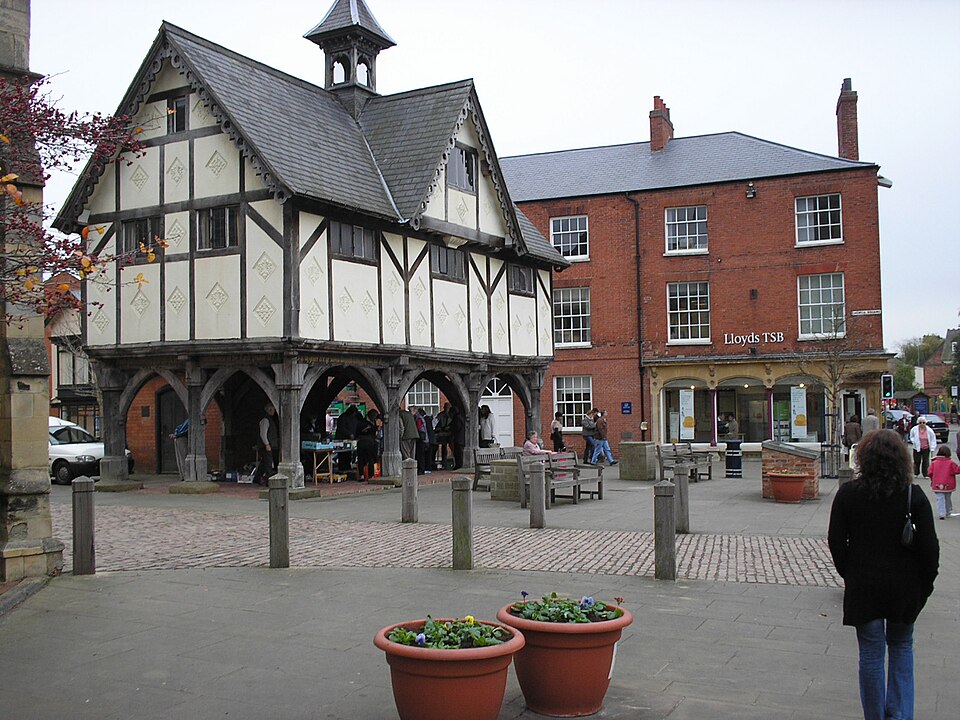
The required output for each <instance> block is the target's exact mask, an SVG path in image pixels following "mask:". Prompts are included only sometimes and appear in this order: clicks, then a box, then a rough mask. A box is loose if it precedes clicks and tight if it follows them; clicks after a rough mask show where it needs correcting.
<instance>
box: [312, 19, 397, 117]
mask: <svg viewBox="0 0 960 720" xmlns="http://www.w3.org/2000/svg"><path fill="white" fill-rule="evenodd" d="M304 37H305V38H306V39H307V40H309V41H311V42H314V43H316V44H317V45H319V46H320V49H322V50H323V52H324V56H325V59H326V75H325V81H324V88H325V89H327V90H329V91H331V92H333V93H335V94H336V95H337V97H338V98H339V99H340V102H342V103H343V105H344V107H346V108H347V110H348V111H349V112H350V114H351V115H353V116H354V117H358V116H359V115H360V111H361V110H363V105H364V103H366V101H367V100H368V99H369V98H370V97H371V96H373V95H376V94H377V55H378V54H379V52H380V51H381V50H386V49H387V48H389V47H393V46H394V45H396V43H395V42H394V41H393V38H391V37H390V36H389V35H387V33H386V32H385V31H384V29H383V28H382V27H380V23H378V22H377V19H376V18H375V17H374V16H373V13H371V12H370V8H368V7H367V4H366V3H365V2H364V0H335V2H334V3H333V7H331V8H330V10H329V11H328V12H327V14H326V17H324V18H323V20H321V21H320V23H319V24H318V25H317V26H316V27H314V28H313V29H312V30H310V31H309V32H308V33H306V34H305V35H304Z"/></svg>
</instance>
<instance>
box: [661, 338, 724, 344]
mask: <svg viewBox="0 0 960 720" xmlns="http://www.w3.org/2000/svg"><path fill="white" fill-rule="evenodd" d="M667 345H713V340H710V339H709V338H708V339H706V340H667Z"/></svg>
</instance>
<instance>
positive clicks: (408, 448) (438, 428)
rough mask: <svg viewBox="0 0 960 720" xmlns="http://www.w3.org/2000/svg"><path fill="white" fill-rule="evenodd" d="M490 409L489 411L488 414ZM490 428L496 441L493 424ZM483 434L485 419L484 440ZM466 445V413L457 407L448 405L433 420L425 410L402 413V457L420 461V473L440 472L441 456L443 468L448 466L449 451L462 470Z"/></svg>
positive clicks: (412, 408) (454, 465) (454, 462)
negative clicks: (464, 414) (438, 469)
mask: <svg viewBox="0 0 960 720" xmlns="http://www.w3.org/2000/svg"><path fill="white" fill-rule="evenodd" d="M484 407H486V406H484ZM489 409H490V408H487V411H488V412H489ZM491 423H492V419H491ZM490 428H491V430H490V432H491V435H490V438H491V441H492V424H491V425H490ZM482 435H483V422H482V418H481V437H482ZM465 445H466V422H465V419H464V416H463V412H462V411H461V410H460V408H459V407H457V406H456V405H451V404H450V403H444V404H443V408H442V409H441V410H440V412H438V413H437V414H436V417H432V416H431V415H430V414H428V413H427V411H426V410H425V409H424V408H422V407H420V408H418V407H413V406H411V407H409V408H406V409H402V410H400V455H401V456H402V457H403V459H404V460H408V459H409V460H416V461H417V472H418V473H419V474H421V475H424V474H429V473H431V472H433V471H434V470H436V469H437V463H438V457H437V456H438V453H439V463H440V466H441V467H445V466H446V464H447V451H448V450H449V452H450V458H451V460H452V462H453V469H454V470H458V469H460V468H461V467H463V448H464V446H465ZM485 447H489V446H485Z"/></svg>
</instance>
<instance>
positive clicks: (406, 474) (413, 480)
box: [400, 458, 419, 523]
mask: <svg viewBox="0 0 960 720" xmlns="http://www.w3.org/2000/svg"><path fill="white" fill-rule="evenodd" d="M402 473H403V474H402V477H403V499H402V501H401V508H400V522H405V523H415V522H417V520H418V519H419V508H418V505H417V503H418V500H417V461H416V460H413V459H410V458H408V459H406V460H404V461H403V471H402Z"/></svg>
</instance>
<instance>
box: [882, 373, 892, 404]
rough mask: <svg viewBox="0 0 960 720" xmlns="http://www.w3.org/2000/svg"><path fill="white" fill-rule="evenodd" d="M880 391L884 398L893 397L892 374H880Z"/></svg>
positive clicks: (889, 398)
mask: <svg viewBox="0 0 960 720" xmlns="http://www.w3.org/2000/svg"><path fill="white" fill-rule="evenodd" d="M880 392H881V393H882V395H883V399H884V400H892V399H893V375H881V376H880Z"/></svg>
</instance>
